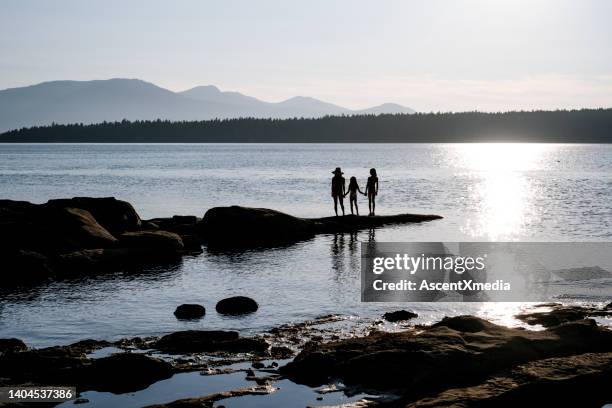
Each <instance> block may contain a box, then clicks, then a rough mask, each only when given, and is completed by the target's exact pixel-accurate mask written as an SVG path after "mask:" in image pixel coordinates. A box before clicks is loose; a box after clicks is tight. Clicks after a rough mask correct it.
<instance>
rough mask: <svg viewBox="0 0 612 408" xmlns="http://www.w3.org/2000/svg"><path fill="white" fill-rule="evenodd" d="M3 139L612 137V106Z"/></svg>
mask: <svg viewBox="0 0 612 408" xmlns="http://www.w3.org/2000/svg"><path fill="white" fill-rule="evenodd" d="M0 142H4V143H11V142H12V143H36V142H38V143H42V142H47V143H200V142H201V143H223V142H226V143H231V142H233V143H275V142H278V143H330V142H346V143H449V142H541V143H612V109H581V110H570V111H568V110H558V111H518V112H502V113H484V112H462V113H415V114H383V115H378V116H376V115H356V116H326V117H323V118H316V119H310V118H293V119H256V118H239V119H224V120H205V121H169V120H135V121H129V120H123V121H120V122H103V123H97V124H68V125H64V124H52V125H50V126H34V127H30V128H22V129H16V130H12V131H9V132H5V133H3V134H0Z"/></svg>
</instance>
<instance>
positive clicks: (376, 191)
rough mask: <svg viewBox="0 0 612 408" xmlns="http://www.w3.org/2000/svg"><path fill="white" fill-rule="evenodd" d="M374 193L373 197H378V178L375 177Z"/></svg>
mask: <svg viewBox="0 0 612 408" xmlns="http://www.w3.org/2000/svg"><path fill="white" fill-rule="evenodd" d="M374 191H375V193H374V194H375V195H378V177H376V190H374Z"/></svg>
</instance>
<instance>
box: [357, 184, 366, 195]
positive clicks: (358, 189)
mask: <svg viewBox="0 0 612 408" xmlns="http://www.w3.org/2000/svg"><path fill="white" fill-rule="evenodd" d="M357 191H359V192H360V193H361V194H363V195H366V193H364V192H363V191H361V189H360V188H359V186H357Z"/></svg>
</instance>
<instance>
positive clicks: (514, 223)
mask: <svg viewBox="0 0 612 408" xmlns="http://www.w3.org/2000/svg"><path fill="white" fill-rule="evenodd" d="M550 149H551V147H550V146H548V145H543V144H522V143H516V144H514V143H508V144H506V143H483V144H467V145H461V146H459V147H458V153H459V157H458V160H459V162H460V163H459V165H460V167H461V168H463V169H465V170H467V171H469V172H470V173H472V174H471V177H472V179H473V182H472V183H470V185H469V186H468V192H467V194H468V197H469V199H470V200H472V202H474V203H475V204H476V206H477V207H478V208H477V211H478V214H479V216H478V217H477V218H476V219H469V220H467V224H466V226H465V229H466V230H465V231H464V232H466V233H468V234H469V235H470V236H473V237H478V238H486V239H490V240H500V239H505V240H514V239H518V238H519V237H521V234H522V232H523V231H524V230H525V229H526V228H527V227H528V224H529V222H530V215H531V214H533V211H530V210H531V208H530V206H531V205H533V204H532V203H533V197H534V194H535V187H534V186H533V183H532V181H531V177H530V174H531V173H532V172H533V171H536V170H538V169H540V168H541V166H542V160H543V158H544V156H545V153H546V152H547V151H549V150H550Z"/></svg>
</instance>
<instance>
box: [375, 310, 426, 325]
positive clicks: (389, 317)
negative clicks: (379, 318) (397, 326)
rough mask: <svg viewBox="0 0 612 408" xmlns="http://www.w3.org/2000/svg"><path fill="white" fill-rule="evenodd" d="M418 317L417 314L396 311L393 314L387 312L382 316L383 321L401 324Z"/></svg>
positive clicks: (407, 311)
mask: <svg viewBox="0 0 612 408" xmlns="http://www.w3.org/2000/svg"><path fill="white" fill-rule="evenodd" d="M417 317H419V315H418V314H416V313H414V312H411V311H409V310H396V311H395V312H387V313H385V314H384V315H383V319H385V320H386V321H388V322H401V321H403V320H410V319H415V318H417Z"/></svg>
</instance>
